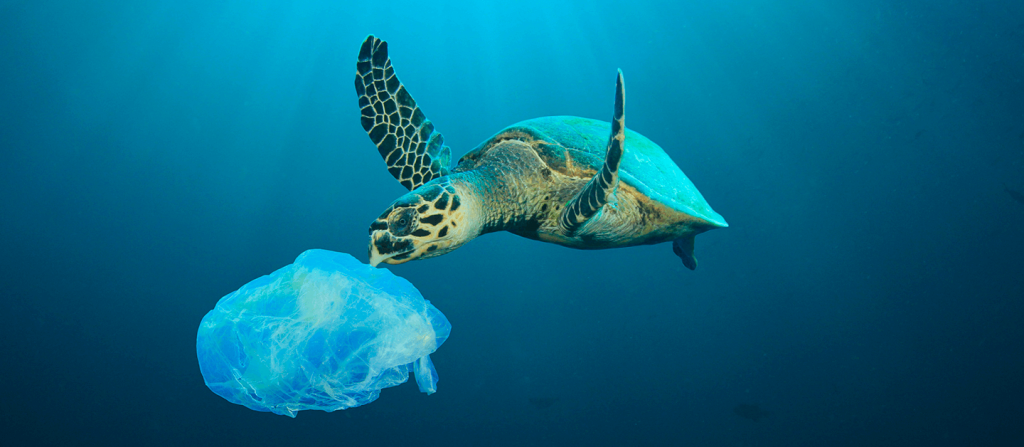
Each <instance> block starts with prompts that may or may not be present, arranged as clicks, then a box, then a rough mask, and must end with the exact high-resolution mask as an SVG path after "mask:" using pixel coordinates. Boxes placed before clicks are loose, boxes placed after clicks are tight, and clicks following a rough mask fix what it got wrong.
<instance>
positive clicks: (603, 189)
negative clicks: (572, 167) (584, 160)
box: [558, 70, 626, 234]
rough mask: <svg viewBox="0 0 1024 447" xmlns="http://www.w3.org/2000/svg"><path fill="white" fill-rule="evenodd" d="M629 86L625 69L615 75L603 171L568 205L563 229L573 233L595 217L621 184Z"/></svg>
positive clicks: (563, 219) (561, 224)
mask: <svg viewBox="0 0 1024 447" xmlns="http://www.w3.org/2000/svg"><path fill="white" fill-rule="evenodd" d="M625 103H626V89H625V86H624V85H623V83H622V70H619V74H618V76H617V77H616V78H615V111H614V113H613V114H612V131H611V135H609V136H608V149H607V150H606V151H605V155H604V165H602V166H601V170H600V171H599V172H598V173H597V174H595V175H594V177H593V178H591V179H590V181H589V182H587V185H586V186H584V187H583V189H582V190H580V192H579V193H577V194H576V197H573V199H572V200H570V201H569V203H568V204H566V206H565V210H563V211H562V216H561V218H560V219H558V223H559V225H560V226H561V227H562V230H563V231H565V232H566V233H567V234H573V233H575V232H576V230H577V229H579V227H580V226H581V225H583V224H584V223H585V222H586V221H587V219H590V218H591V217H593V216H594V215H595V214H597V212H598V211H599V210H600V209H601V207H602V206H604V205H605V204H606V203H608V201H609V200H610V199H611V196H612V194H614V193H615V187H616V186H618V185H619V162H620V161H622V151H623V149H624V145H625V141H626V111H625Z"/></svg>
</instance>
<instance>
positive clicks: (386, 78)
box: [355, 36, 451, 191]
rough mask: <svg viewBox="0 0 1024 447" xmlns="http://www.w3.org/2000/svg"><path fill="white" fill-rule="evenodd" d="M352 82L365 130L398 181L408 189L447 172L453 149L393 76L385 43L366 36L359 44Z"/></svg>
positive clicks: (389, 170)
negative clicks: (361, 44)
mask: <svg viewBox="0 0 1024 447" xmlns="http://www.w3.org/2000/svg"><path fill="white" fill-rule="evenodd" d="M355 84H356V94H358V95H359V107H360V108H361V109H362V110H361V113H362V118H361V121H362V124H363V130H365V131H366V133H367V134H369V135H370V139H371V140H373V144H375V145H377V150H378V151H380V156H381V157H383V158H384V162H385V163H387V166H388V172H390V173H391V175H393V176H394V177H395V178H396V179H397V180H398V181H399V182H400V183H402V186H405V187H406V188H408V189H409V190H410V191H411V190H413V189H416V188H418V187H419V186H420V185H423V184H424V183H426V182H429V181H431V180H433V179H435V178H437V177H441V176H444V175H448V172H449V169H448V166H449V165H450V164H451V149H449V148H448V146H445V145H444V137H443V136H442V135H441V133H440V132H436V131H435V130H434V125H433V124H431V123H430V120H428V119H427V118H426V117H425V116H424V115H423V112H421V111H420V109H419V108H418V107H416V101H415V100H413V99H412V95H410V94H409V92H408V91H407V90H406V89H405V86H403V85H402V83H401V82H400V81H399V80H398V76H397V75H395V70H394V68H392V67H391V59H390V58H388V44H387V42H384V41H383V40H380V39H377V38H376V37H374V36H368V37H367V38H366V40H365V41H364V42H363V46H362V47H361V48H360V49H359V60H358V62H356V82H355Z"/></svg>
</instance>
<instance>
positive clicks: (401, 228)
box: [370, 181, 481, 267]
mask: <svg viewBox="0 0 1024 447" xmlns="http://www.w3.org/2000/svg"><path fill="white" fill-rule="evenodd" d="M458 190H459V188H457V187H456V186H455V185H453V184H452V183H451V182H448V181H443V182H431V183H428V184H426V185H423V186H421V187H419V188H417V189H415V190H413V191H411V192H409V193H408V194H406V195H404V196H402V197H399V198H398V200H396V201H395V202H394V203H392V204H391V206H389V207H388V209H387V210H385V211H384V213H383V214H381V215H380V217H378V218H377V220H375V221H374V222H373V223H372V224H370V265H372V266H374V267H376V266H377V264H380V263H381V262H384V263H387V264H401V263H404V262H408V261H411V260H414V259H426V258H432V257H434V256H440V255H443V254H445V253H448V252H450V251H452V250H455V249H456V248H459V247H461V246H462V244H465V243H466V242H469V241H470V240H472V239H473V238H474V237H476V236H477V235H479V234H480V228H481V225H480V224H478V223H477V224H474V223H476V222H479V219H474V216H473V215H472V208H475V207H472V206H469V203H467V202H466V197H465V195H463V194H460V193H459V191H458Z"/></svg>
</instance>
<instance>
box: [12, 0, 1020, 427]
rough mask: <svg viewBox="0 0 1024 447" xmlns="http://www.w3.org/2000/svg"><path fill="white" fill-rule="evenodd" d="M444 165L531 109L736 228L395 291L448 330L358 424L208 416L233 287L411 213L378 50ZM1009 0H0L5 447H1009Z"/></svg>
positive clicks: (511, 255) (1016, 203) (1012, 63)
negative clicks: (444, 321)
mask: <svg viewBox="0 0 1024 447" xmlns="http://www.w3.org/2000/svg"><path fill="white" fill-rule="evenodd" d="M371 33H372V34H375V35H377V36H379V37H381V38H382V39H385V40H387V41H388V42H389V44H390V51H391V56H392V61H393V63H394V65H395V68H396V70H397V72H398V74H399V76H400V77H401V79H402V81H403V82H404V83H405V84H406V86H407V87H408V88H409V90H410V91H411V92H412V94H413V95H414V96H415V98H416V100H417V101H418V103H419V105H420V106H421V107H422V108H423V111H424V112H425V113H426V115H427V116H428V117H429V118H430V119H431V120H432V121H433V122H434V124H435V125H436V126H437V129H438V130H440V131H441V132H442V133H443V134H444V136H445V138H446V142H447V143H448V144H449V145H450V146H451V147H452V150H453V153H454V154H453V155H454V156H455V157H456V158H457V157H459V156H461V155H462V154H464V153H465V152H466V151H468V150H470V149H471V148H473V147H474V146H476V144H478V143H479V142H480V141H483V140H484V139H486V138H487V137H489V136H490V135H491V134H493V133H494V132H496V131H497V130H499V129H501V128H502V127H504V126H506V125H508V124H511V123H514V122H517V121H520V120H524V119H528V118H533V117H538V116H546V115H577V116H583V117H587V118H596V119H601V120H608V119H610V117H611V112H612V100H613V87H614V80H615V73H616V69H619V68H621V69H622V71H623V73H624V75H625V79H626V91H627V102H626V123H627V126H629V127H630V128H631V129H634V130H636V131H638V132H641V133H643V134H644V135H646V136H647V137H649V138H651V139H652V140H653V141H655V142H658V143H659V144H660V145H661V146H662V147H663V148H664V149H665V150H666V152H667V153H668V154H669V155H670V156H671V157H672V158H673V159H674V160H675V161H676V162H677V163H678V164H679V166H680V167H682V169H683V170H684V171H685V172H686V173H687V175H688V176H689V177H690V179H691V180H693V182H694V183H695V184H696V185H697V187H698V188H700V190H701V192H702V193H703V195H704V197H705V198H707V200H708V202H709V203H710V204H711V206H712V207H713V208H714V209H715V210H716V211H718V212H719V213H721V214H722V215H723V216H724V217H725V218H726V220H727V221H728V222H729V224H730V228H728V229H724V230H715V231H712V232H710V233H707V234H705V235H702V236H699V237H698V238H697V244H696V254H697V258H698V259H699V261H700V266H699V267H698V268H697V270H696V271H692V272H691V271H689V270H686V269H685V268H684V267H683V265H682V264H681V263H680V262H679V259H678V258H677V257H676V256H675V255H673V253H672V250H671V247H670V245H667V244H663V245H656V246H644V247H638V248H628V249H617V250H606V251H578V250H572V249H567V248H563V247H559V246H555V245H550V244H543V243H538V242H535V241H530V240H526V239H522V238H518V237H516V236H513V235H510V234H507V233H498V234H491V235H486V236H483V237H481V238H479V239H478V240H475V241H473V242H471V243H469V244H468V245H466V246H465V247H463V248H460V249H458V250H456V251H455V252H452V253H450V254H448V255H445V256H442V257H439V258H436V259H431V260H425V261H417V262H412V263H408V264H404V265H400V266H395V267H392V268H391V269H392V271H393V272H395V273H396V274H398V275H401V276H403V277H405V278H407V279H409V280H410V281H412V283H413V284H415V285H416V286H417V287H418V288H419V290H420V291H421V292H422V293H423V294H424V296H425V297H426V298H427V299H429V300H431V301H432V302H433V303H434V304H435V305H436V306H437V307H438V308H439V309H441V310H442V311H443V312H444V313H445V314H446V315H447V317H448V319H449V320H450V321H451V323H452V326H453V330H452V334H451V338H450V339H449V340H448V341H447V342H446V343H445V345H444V346H442V347H441V349H440V350H439V351H438V352H437V353H436V354H434V355H433V356H432V358H433V360H434V364H435V365H436V367H437V370H438V373H439V374H440V383H439V384H438V392H437V393H436V394H434V395H431V396H426V395H423V394H420V393H419V392H418V391H417V390H416V386H415V385H413V384H408V383H407V384H405V385H403V386H400V387H397V388H394V389H388V390H385V391H384V392H383V393H382V395H381V398H380V399H379V400H378V401H376V402H374V403H372V404H370V405H367V406H365V407H359V408H355V409H350V410H345V411H339V412H335V413H322V412H304V413H301V414H299V416H298V417H297V418H296V419H290V418H286V417H281V416H275V415H271V414H266V413H257V412H254V411H251V410H248V409H246V408H244V407H241V406H237V405H232V404H230V403H228V402H227V401H225V400H223V399H221V398H220V397H218V396H216V395H214V394H213V393H212V392H210V391H209V390H208V389H207V388H206V387H205V385H204V383H203V379H202V376H201V375H200V372H199V368H198V364H197V361H196V352H195V336H196V329H197V327H198V324H199V321H200V319H201V318H202V317H203V315H204V314H205V313H206V312H207V311H209V310H210V309H211V308H212V307H213V306H214V304H215V303H216V301H217V300H218V299H219V298H220V297H221V296H223V295H225V294H227V293H229V292H231V291H233V290H235V289H237V288H238V287H240V286H241V285H242V284H244V283H246V282H247V281H249V280H251V279H253V278H256V277H257V276H260V275H264V274H267V273H269V272H271V271H273V270H275V269H277V268H279V267H281V266H284V265H285V264H287V263H290V262H292V260H293V259H294V258H295V257H296V256H297V255H298V254H299V253H301V252H302V251H303V250H305V249H309V248H324V249H329V250H335V251H342V252H348V253H352V254H354V255H356V256H357V257H359V258H360V259H362V260H364V261H365V260H366V250H367V237H366V234H367V226H368V225H369V224H370V223H371V222H372V221H373V219H374V218H375V217H376V216H377V215H378V214H379V213H380V212H381V211H383V210H384V208H385V207H386V206H387V204H388V203H390V202H391V201H392V200H393V199H395V198H397V197H398V196H400V195H401V194H402V193H403V192H404V189H403V188H402V187H401V186H400V185H399V184H398V183H397V182H396V181H395V180H394V179H393V178H392V177H391V176H390V175H388V173H387V171H386V169H385V167H384V163H383V162H382V161H381V159H380V156H379V155H378V154H377V151H376V149H375V148H374V147H373V145H372V143H371V142H370V140H369V139H368V138H367V136H366V134H365V133H364V132H363V130H362V128H361V127H360V121H359V108H358V105H357V103H356V94H355V91H354V88H353V76H354V73H355V59H356V56H357V52H358V49H359V45H360V43H361V42H362V40H363V38H365V37H366V35H368V34H371ZM1022 194H1024V3H1022V2H1019V1H1008V0H1001V1H997V0H981V1H951V0H939V1H933V0H928V1H925V0H913V1H880V0H857V1H853V0H836V1H814V0H785V1H777V2H769V1H755V0H735V1H716V2H707V1H703V2H696V1H693V2H691V1H630V2H609V1H596V2H591V1H577V2H551V1H528V2H527V1H524V2H509V3H507V4H502V5H500V6H499V4H498V2H483V1H481V2H407V1H397V2H387V3H386V4H385V3H384V2H360V3H357V2H341V1H323V0H313V1H298V2H276V1H266V0H248V1H238V0H235V1H222V2H214V1H191V0H176V1H169V0H158V1H149V2H140V1H122V0H113V1H104V2H81V1H53V0H33V1H27V0H25V1H18V0H6V1H0V287H2V295H0V297H2V298H0V315H2V317H3V322H2V323H0V365H2V366H0V379H2V380H0V444H4V445H132V446H139V445H153V446H157V445H167V446H182V445H211V446H212V445H219V446H227V445H310V446H314V445H315V446H319V445H324V446H327V445H331V446H333V445H360V446H361V445H367V446H369V445H376V446H389V445H399V444H406V445H408V444H410V443H414V444H415V445H481V446H483V445H509V446H519V445H560V446H567V445H585V444H586V445H615V446H621V445H687V446H864V445H899V446H907V445H929V446H935V445H951V446H964V445H992V446H995V445H1024V423H1022V421H1024V381H1022V380H1021V378H1022V377H1024V303H1022V297H1024V255H1022V253H1024V196H1022Z"/></svg>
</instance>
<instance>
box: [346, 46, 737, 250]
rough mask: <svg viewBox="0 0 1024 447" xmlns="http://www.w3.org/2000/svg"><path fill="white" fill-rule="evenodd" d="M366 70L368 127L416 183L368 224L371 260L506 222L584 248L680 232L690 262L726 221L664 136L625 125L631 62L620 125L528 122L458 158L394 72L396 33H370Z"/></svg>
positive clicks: (404, 180)
mask: <svg viewBox="0 0 1024 447" xmlns="http://www.w3.org/2000/svg"><path fill="white" fill-rule="evenodd" d="M356 71H357V74H356V82H355V85H356V93H358V95H359V107H360V108H361V109H362V110H361V113H362V125H363V129H365V130H366V132H367V133H368V134H369V135H370V139H371V140H373V143H374V144H375V145H376V146H377V149H378V150H379V151H380V155H381V156H382V157H384V161H385V162H386V163H387V166H388V172H390V173H391V175H393V176H394V177H395V178H396V179H398V181H399V182H400V183H401V184H402V186H405V187H406V188H408V189H409V191H410V192H409V193H407V194H405V195H403V196H402V197H399V198H398V200H395V201H394V203H392V204H391V205H390V206H388V208H387V210H385V211H384V213H383V214H381V215H380V217H378V218H377V219H376V220H375V221H374V222H373V223H372V224H370V264H371V265H373V266H377V265H378V264H379V263H381V262H385V263H388V264H401V263H404V262H407V261H411V260H414V259H425V258H431V257H434V256H440V255H442V254H445V253H448V252H450V251H452V250H455V249H456V248H459V247H461V246H462V245H463V244H465V243H466V242H469V241H470V240H472V239H473V238H475V237H477V236H479V235H481V234H485V233H490V232H494V231H499V230H505V231H509V232H511V233H514V234H517V235H520V236H523V237H527V238H530V239H536V240H541V241H545V242H553V243H556V244H559V245H564V246H567V247H573V248H581V249H601V248H615V247H627V246H632V245H641V244H657V243H661V242H668V241H673V244H672V249H673V251H674V252H675V253H676V255H678V256H679V257H680V258H681V259H682V260H683V264H684V265H685V266H686V267H688V268H690V269H691V270H692V269H694V268H696V267H697V260H696V259H695V258H694V257H693V237H694V236H695V235H697V234H699V233H702V232H704V231H707V230H710V229H713V228H722V227H726V226H727V224H726V223H725V220H724V219H722V216H720V215H719V214H718V213H716V212H714V211H712V210H711V207H710V206H708V203H707V202H706V201H705V200H704V197H702V196H701V195H700V193H699V192H697V188H696V187H694V186H693V183H691V182H690V180H689V179H687V178H686V175H684V174H683V171H681V170H680V169H679V167H678V166H676V164H675V163H674V162H673V161H672V159H671V158H669V156H668V155H667V154H665V152H664V151H663V150H662V149H661V148H660V147H659V146H658V145H657V144H654V142H652V141H651V140H648V139H647V138H646V137H644V136H643V135H640V134H639V133H636V132H634V131H631V130H628V129H626V128H625V114H624V108H623V106H624V102H625V101H624V100H625V91H624V88H623V81H622V71H621V70H620V71H619V73H618V76H617V78H616V85H615V87H616V89H615V110H614V114H613V119H612V122H611V124H609V123H606V122H602V121H597V120H592V119H587V118H578V117H572V116H550V117H544V118H535V119H531V120H527V121H523V122H520V123H517V124H513V125H511V126H509V127H506V128H505V129H503V130H501V131H500V132H498V133H497V134H495V135H494V136H493V137H491V138H490V139H488V140H487V141H484V142H483V143H481V144H480V145H479V146H477V147H476V149H473V150H472V151H470V152H469V153H468V154H466V155H465V156H463V157H462V159H461V160H459V163H458V165H457V166H455V167H454V168H449V165H450V164H451V149H449V148H448V146H445V145H444V138H443V137H442V136H441V134H440V133H439V132H437V131H436V130H434V125H433V124H431V123H430V121H429V120H427V119H426V117H425V116H424V115H423V112H422V111H421V110H420V109H419V107H417V106H416V101H414V100H413V98H412V96H410V95H409V92H408V90H406V88H405V86H403V85H402V83H401V82H399V80H398V77H397V76H396V75H395V70H394V67H392V66H391V60H390V59H389V58H388V45H387V42H384V41H383V40H380V39H378V38H376V37H374V36H372V35H371V36H368V37H367V38H366V40H365V41H364V42H363V45H362V47H361V48H360V49H359V59H358V61H357V63H356Z"/></svg>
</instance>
